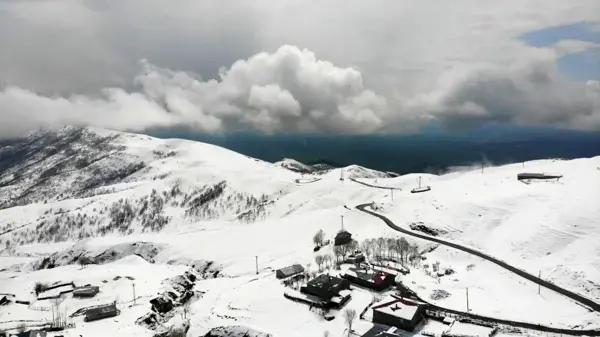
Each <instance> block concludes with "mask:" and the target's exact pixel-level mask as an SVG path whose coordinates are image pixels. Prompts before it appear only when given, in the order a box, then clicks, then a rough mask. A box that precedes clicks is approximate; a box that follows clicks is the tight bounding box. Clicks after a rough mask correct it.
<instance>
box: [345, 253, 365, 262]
mask: <svg viewBox="0 0 600 337" xmlns="http://www.w3.org/2000/svg"><path fill="white" fill-rule="evenodd" d="M365 261H366V258H365V255H364V254H363V253H360V252H359V253H355V254H350V255H348V257H347V258H346V262H348V263H355V264H356V263H362V262H365Z"/></svg>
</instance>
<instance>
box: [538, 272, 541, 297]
mask: <svg viewBox="0 0 600 337" xmlns="http://www.w3.org/2000/svg"><path fill="white" fill-rule="evenodd" d="M538 278H539V279H540V280H541V279H542V271H541V270H540V275H539V276H538ZM541 292H542V285H541V284H539V283H538V295H540V293H541Z"/></svg>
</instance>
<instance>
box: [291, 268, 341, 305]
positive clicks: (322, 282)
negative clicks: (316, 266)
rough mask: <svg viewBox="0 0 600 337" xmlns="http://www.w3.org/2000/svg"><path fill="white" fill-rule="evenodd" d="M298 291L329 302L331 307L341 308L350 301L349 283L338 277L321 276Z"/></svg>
mask: <svg viewBox="0 0 600 337" xmlns="http://www.w3.org/2000/svg"><path fill="white" fill-rule="evenodd" d="M300 291H301V292H303V293H305V294H308V295H313V296H316V297H318V298H320V299H322V300H324V301H327V302H329V303H330V304H331V305H332V306H338V307H341V306H343V305H344V304H345V303H346V302H347V301H348V300H350V297H351V296H350V282H348V280H344V279H341V278H339V277H335V276H330V275H327V274H321V275H319V276H317V277H315V278H314V279H312V280H310V281H308V283H307V284H306V285H305V286H303V287H302V288H300Z"/></svg>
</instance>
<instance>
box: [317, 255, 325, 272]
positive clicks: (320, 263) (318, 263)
mask: <svg viewBox="0 0 600 337" xmlns="http://www.w3.org/2000/svg"><path fill="white" fill-rule="evenodd" d="M315 262H316V263H317V265H318V266H319V271H321V270H323V268H322V266H323V255H317V256H315Z"/></svg>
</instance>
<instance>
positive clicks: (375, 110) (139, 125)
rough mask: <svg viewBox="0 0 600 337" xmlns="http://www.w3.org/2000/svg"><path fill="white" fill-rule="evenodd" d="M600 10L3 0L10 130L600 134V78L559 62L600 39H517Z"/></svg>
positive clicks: (412, 0)
mask: <svg viewBox="0 0 600 337" xmlns="http://www.w3.org/2000/svg"><path fill="white" fill-rule="evenodd" d="M540 6H543V7H544V11H540V10H539V8H540ZM599 12H600V2H598V1H595V0H581V1H578V2H577V4H574V3H573V2H566V1H553V2H547V1H537V0H536V1H526V2H524V1H508V2H482V1H473V0H457V1H455V2H452V3H445V2H444V3H426V2H423V1H417V0H405V1H395V2H389V1H383V0H374V1H372V2H368V3H361V2H350V3H349V2H347V1H341V0H339V1H338V0H333V1H328V2H327V3H322V2H315V1H313V0H304V1H300V0H289V1H286V2H285V3H279V2H272V1H266V0H256V1H253V2H246V1H240V0H224V1H220V2H212V1H196V0H182V1H179V2H178V3H177V4H176V5H174V4H171V3H169V2H165V1H158V0H147V1H141V0H123V1H118V2H104V1H93V2H92V1H87V0H60V1H59V0H43V1H41V0H23V1H0V46H2V49H3V50H4V51H8V52H3V53H1V55H0V84H3V86H2V87H0V137H11V136H15V135H20V134H22V133H23V132H26V131H28V130H30V129H32V128H38V127H49V126H57V125H62V124H75V125H94V126H100V127H108V128H115V129H127V130H144V129H147V128H152V127H170V126H184V127H189V128H193V129H195V130H198V131H202V132H222V131H230V130H239V129H245V130H256V131H260V132H267V133H270V132H288V131H297V132H329V133H371V132H379V131H381V132H402V131H404V130H414V129H415V128H417V127H419V126H421V125H423V123H426V122H427V121H430V120H437V121H439V122H440V123H442V125H444V126H447V127H449V128H463V127H468V126H471V125H477V124H480V123H488V122H502V123H504V122H506V123H519V124H548V125H556V126H562V127H571V128H579V129H600V88H599V87H600V85H599V84H598V82H597V81H590V82H589V83H580V82H574V81H572V80H570V79H568V78H566V77H565V76H564V75H563V74H560V73H559V72H558V71H557V69H556V60H557V59H558V58H559V57H562V56H564V55H567V54H571V53H576V52H582V51H585V50H589V49H591V48H597V47H598V46H597V44H594V43H590V42H583V41H578V40H573V39H571V40H564V41H559V42H558V43H556V44H555V45H553V46H548V47H543V48H535V47H532V46H528V45H526V44H525V43H524V42H523V41H521V40H520V39H519V36H521V35H522V34H524V33H526V32H530V31H533V30H538V29H542V28H545V27H549V26H556V25H563V24H569V23H573V22H580V21H589V22H592V23H594V24H596V25H597V26H600V25H598V24H599V23H600V19H599V18H598V17H597V14H596V13H599ZM16 31H18V32H19V34H15V33H14V32H16ZM296 46H298V47H296ZM304 48H306V49H304ZM264 51H267V52H264ZM140 59H142V61H141V62H140V61H139V60H140Z"/></svg>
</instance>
